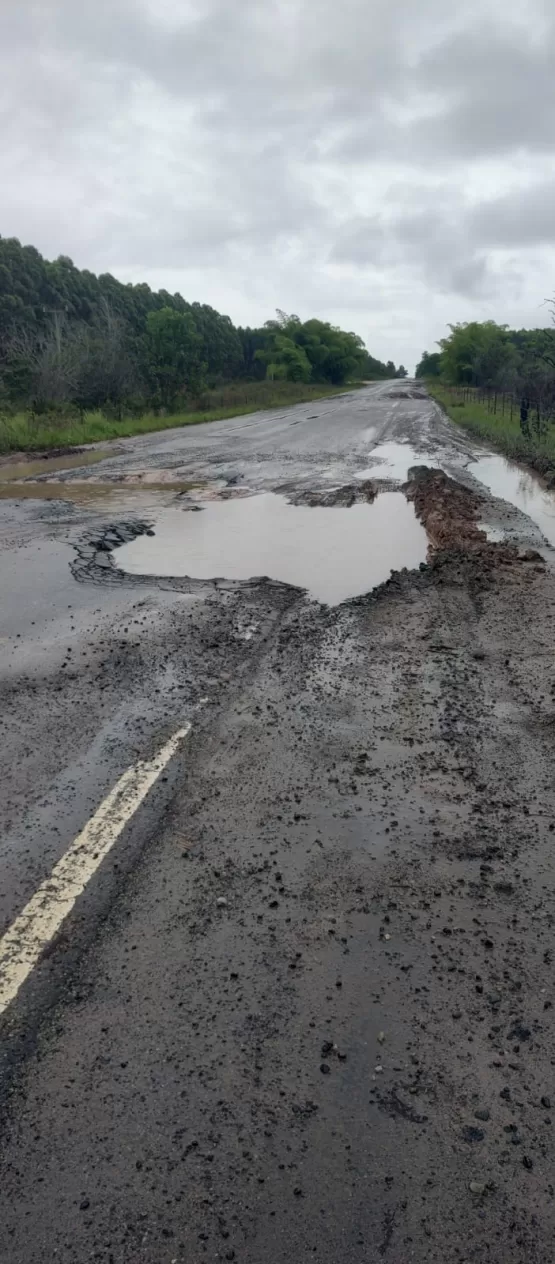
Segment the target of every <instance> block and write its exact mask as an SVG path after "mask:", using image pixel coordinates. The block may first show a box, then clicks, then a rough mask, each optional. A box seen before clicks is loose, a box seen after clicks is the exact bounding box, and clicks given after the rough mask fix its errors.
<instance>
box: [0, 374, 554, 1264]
mask: <svg viewBox="0 0 555 1264" xmlns="http://www.w3.org/2000/svg"><path fill="white" fill-rule="evenodd" d="M410 392H411V388H410V387H409V390H408V393H409V395H410ZM406 393H407V392H405V394H406ZM315 413H316V414H318V415H317V417H313V416H312V414H315ZM407 440H408V441H410V443H411V444H412V447H413V448H414V449H415V451H416V452H417V453H418V454H419V455H421V460H422V463H425V464H429V465H436V464H438V463H439V464H442V465H443V466H444V468H446V469H447V470H448V471H449V472H450V473H452V474H455V475H456V476H457V477H458V478H460V479H461V481H463V483H464V482H466V483H467V484H469V485H470V483H471V482H472V480H471V479H470V476H469V475H468V471H467V469H466V467H467V464H468V462H469V460H470V459H471V458H472V457H473V456H475V455H476V453H475V452H474V450H473V449H472V445H471V444H470V443H469V441H468V440H467V439H466V437H465V436H464V435H463V434H462V433H458V432H457V431H456V430H455V429H454V428H453V427H451V426H450V424H449V423H448V422H447V421H446V420H445V419H444V418H443V417H442V416H441V415H440V414H439V413H438V412H437V410H435V408H434V407H433V405H432V404H431V403H430V401H429V400H427V399H426V398H403V397H402V393H401V397H399V384H393V383H386V384H380V385H379V386H376V387H370V388H368V389H367V390H365V391H363V392H360V393H356V394H352V395H347V396H344V397H340V398H336V399H333V400H327V401H321V402H320V403H318V404H316V405H314V404H312V405H311V406H302V407H299V408H296V409H292V410H290V411H289V412H288V413H286V414H283V416H275V415H272V414H267V415H266V416H260V417H256V416H255V417H252V416H251V417H247V418H244V419H235V420H234V421H230V422H220V423H213V424H211V425H210V426H204V427H195V428H194V429H191V430H190V431H186V432H184V431H179V432H166V433H165V434H163V435H152V436H147V437H143V438H141V439H138V440H130V441H126V442H125V443H122V444H118V445H117V448H118V451H117V453H115V454H114V455H110V456H109V457H108V458H107V460H105V461H102V462H101V463H99V464H97V465H95V466H94V467H89V468H88V469H86V470H79V468H77V469H75V468H74V469H71V470H70V471H68V472H67V474H64V473H59V472H56V474H49V473H45V475H44V476H43V477H44V478H46V480H55V481H56V482H57V483H58V482H63V483H65V484H67V486H66V488H65V491H64V489H63V488H62V489H61V490H60V492H59V497H58V492H56V495H55V498H54V499H49V500H47V499H43V498H40V497H38V496H36V495H35V493H34V492H33V494H32V495H28V494H27V493H26V494H25V495H22V496H21V498H10V499H0V544H1V546H2V547H1V552H0V582H1V585H2V609H1V626H0V688H1V692H2V706H1V722H2V736H3V751H4V768H5V771H6V772H7V774H8V775H7V776H6V777H5V781H4V793H3V795H2V796H1V804H0V821H1V831H2V843H1V860H2V883H1V888H0V923H1V929H2V931H4V930H5V929H6V928H7V927H8V926H9V925H10V924H11V922H12V921H13V919H14V917H16V916H17V915H18V913H19V912H20V911H21V909H22V908H23V906H24V904H25V902H26V901H27V900H28V899H29V898H30V896H31V895H32V894H33V893H34V891H35V890H36V889H37V887H38V885H39V884H40V883H41V882H42V881H43V880H44V879H45V878H46V877H47V876H48V874H49V873H50V872H51V869H52V866H53V864H54V863H55V862H56V860H57V859H59V857H60V856H61V855H63V854H64V852H65V851H66V850H67V847H68V846H69V845H70V843H71V842H72V840H73V839H74V837H75V835H76V834H77V832H78V831H79V830H80V829H81V828H82V826H83V825H84V823H85V822H86V820H87V819H88V817H89V816H90V815H91V813H93V812H94V811H95V809H96V807H97V806H98V804H99V802H100V801H101V799H102V798H103V797H104V795H105V794H106V793H107V792H108V791H109V790H110V788H111V787H112V786H113V785H114V783H115V781H116V780H117V778H118V777H119V775H120V774H121V772H122V771H123V770H124V769H125V768H126V767H127V766H128V765H129V764H130V763H133V761H134V760H136V759H138V758H147V757H149V756H150V755H151V754H152V753H153V752H154V751H156V750H157V749H159V748H160V746H161V745H162V744H163V743H164V742H165V741H166V740H167V738H168V737H169V736H171V734H172V733H173V732H174V731H175V730H176V729H177V728H178V727H180V726H181V725H182V724H183V723H184V722H185V721H188V720H189V721H191V722H192V730H191V735H190V737H189V739H188V741H187V742H186V743H185V744H184V745H183V747H182V748H181V749H180V751H179V753H178V755H177V756H176V757H175V759H174V760H173V761H172V763H171V764H170V765H169V766H168V768H167V770H166V774H165V778H164V779H162V778H161V779H160V780H159V781H158V782H157V784H156V786H155V787H154V789H153V790H152V792H151V794H150V795H149V797H148V799H147V801H146V803H145V804H144V805H143V807H141V808H140V809H139V811H138V812H137V814H136V815H135V816H134V817H133V819H132V821H131V822H130V825H129V826H128V828H127V829H126V830H125V832H124V834H123V835H122V837H121V838H120V840H119V842H118V844H117V845H116V846H115V848H114V849H113V851H112V852H111V853H110V855H109V856H108V858H107V859H106V861H105V862H104V864H103V866H102V867H101V869H100V871H99V873H98V875H97V876H96V878H94V879H93V880H92V882H91V883H90V885H89V887H87V889H86V891H85V893H84V895H83V897H82V899H81V900H80V901H79V902H78V904H77V907H76V909H75V911H74V913H73V914H72V915H71V917H70V919H69V921H68V923H66V925H65V926H64V928H63V931H62V934H61V935H60V936H59V938H58V939H57V940H56V941H55V942H54V944H53V945H52V946H51V950H50V951H49V952H48V953H47V954H45V957H44V959H43V960H42V961H41V962H40V964H39V966H38V967H37V968H36V970H34V971H33V974H32V976H31V979H30V980H29V982H28V983H27V984H26V985H25V987H24V988H23V989H22V992H21V993H20V995H19V997H18V999H17V1001H16V1002H14V1004H13V1005H12V1006H11V1007H10V1008H9V1009H8V1010H7V1012H6V1014H5V1015H4V1018H3V1020H2V1030H1V1033H0V1034H1V1037H2V1044H1V1055H0V1057H1V1060H0V1071H1V1098H0V1109H1V1114H0V1225H1V1229H0V1259H1V1260H2V1261H6V1264H35V1261H36V1262H37V1264H38V1262H39V1261H40V1262H41V1264H42V1262H43V1261H50V1260H59V1261H63V1264H70V1262H71V1264H73V1262H75V1264H81V1262H84V1261H88V1260H99V1261H103V1262H105V1264H109V1262H110V1261H112V1262H113V1264H170V1262H171V1261H176V1262H179V1264H196V1262H197V1261H205V1260H206V1261H208V1260H210V1261H212V1260H237V1261H245V1264H247V1262H248V1264H260V1261H265V1262H266V1261H267V1262H268V1264H282V1262H283V1264H284V1262H285V1261H288V1262H289V1261H292V1260H295V1261H300V1260H304V1259H307V1260H308V1259H311V1260H316V1261H319V1262H322V1264H323V1262H324V1261H325V1262H326V1264H327V1262H328V1261H330V1260H335V1261H341V1264H350V1262H351V1261H365V1262H367V1264H379V1261H381V1260H386V1261H390V1262H391V1264H409V1261H410V1262H412V1261H415V1262H416V1264H428V1262H431V1261H437V1264H447V1262H451V1261H453V1262H455V1261H456V1262H457V1264H463V1262H468V1264H470V1261H472V1262H473V1264H474V1262H479V1264H524V1262H526V1264H536V1262H537V1264H539V1262H540V1261H541V1262H542V1264H544V1261H547V1260H549V1259H551V1258H552V1246H551V1244H552V1241H553V1229H554V1223H553V1221H554V1213H553V1203H554V1170H553V1129H554V1124H553V1116H552V1100H553V1098H554V1095H555V1085H554V1083H553V1068H554V1065H555V1047H554V1041H553V1009H552V1004H553V965H552V955H553V917H554V914H555V902H554V878H555V874H554V868H555V866H554V861H553V826H554V824H555V802H554V792H555V780H554V775H553V754H554V743H555V736H554V735H555V706H554V691H555V682H554V678H553V666H552V664H553V642H554V611H555V582H554V579H553V572H552V569H551V565H550V564H548V566H547V567H544V566H539V565H534V564H531V565H530V564H528V565H526V566H521V567H513V568H511V569H503V568H500V569H499V571H498V572H496V571H495V569H493V570H491V569H490V570H488V571H487V572H485V571H484V570H483V569H482V568H480V567H479V566H477V565H475V564H474V563H473V562H472V561H471V560H468V559H465V558H464V557H461V555H453V556H452V557H451V556H447V557H445V558H444V559H443V562H442V565H441V566H432V567H428V568H427V569H425V570H423V571H421V572H420V571H416V572H410V573H405V574H401V575H398V576H396V577H394V579H393V581H392V582H391V583H389V584H387V585H385V586H384V588H383V589H381V590H379V591H378V592H376V593H372V594H369V595H367V596H362V597H360V598H358V599H355V600H353V601H351V602H347V603H344V604H343V605H341V606H338V607H334V608H331V609H330V608H327V607H323V606H320V605H318V603H315V602H309V601H308V600H307V599H306V598H305V596H304V595H303V594H302V593H301V592H300V591H299V590H298V589H295V588H291V587H288V586H286V585H280V584H275V583H272V582H267V581H263V580H261V581H258V582H252V583H249V584H240V583H239V584H233V583H230V584H225V583H223V584H215V583H213V582H211V583H205V584H202V583H198V582H197V583H195V584H187V582H186V581H183V580H180V581H179V582H175V583H172V582H171V580H168V579H167V578H166V579H164V580H161V581H160V582H157V581H156V579H152V578H148V577H138V578H137V577H131V576H127V577H126V576H124V575H122V574H121V573H120V571H119V569H118V566H117V548H116V547H115V544H114V540H115V541H116V542H117V540H118V539H119V538H124V537H125V535H126V533H127V536H128V537H129V536H130V535H132V534H133V532H134V531H135V530H138V529H139V525H140V524H142V526H146V527H148V524H149V523H152V522H155V519H156V513H157V512H159V509H160V507H161V506H167V505H172V504H174V503H175V497H176V496H182V495H183V490H182V487H181V484H183V485H187V484H189V483H191V482H203V483H206V484H207V485H208V490H209V492H210V494H214V495H216V496H218V495H222V494H223V495H227V494H233V493H232V492H231V490H230V489H233V488H237V487H239V488H246V489H247V490H264V491H276V490H282V491H283V492H284V493H285V494H287V495H288V496H290V497H291V498H292V499H295V501H296V503H299V498H300V503H307V498H308V503H310V498H311V497H314V496H316V497H322V496H324V497H328V501H329V496H330V491H333V489H337V488H341V487H344V486H345V485H348V486H352V485H354V480H355V479H356V475H357V474H360V473H362V472H363V471H364V470H365V469H366V468H367V467H368V466H369V465H370V466H371V453H372V450H373V448H374V447H375V446H376V445H380V444H382V443H384V442H387V443H399V442H405V441H407ZM369 458H370V459H369ZM143 475H147V476H148V477H150V478H151V479H152V481H156V482H157V483H161V484H162V485H163V484H164V483H165V481H166V480H167V479H168V478H169V479H170V480H171V479H173V480H175V482H179V483H180V487H179V489H178V490H176V487H175V485H174V484H173V483H172V482H169V483H168V484H167V487H164V486H162V487H161V488H159V489H157V490H154V489H150V490H149V487H148V486H140V483H141V482H144V479H143ZM381 475H383V478H384V481H385V483H386V484H387V485H389V486H395V485H396V484H395V483H392V482H391V471H390V473H389V476H388V472H387V470H386V469H385V468H384V469H383V470H382V471H381V474H380V471H379V469H377V470H375V472H374V474H373V477H374V478H377V479H378V481H379V479H380V477H381ZM84 477H90V478H91V479H95V480H97V482H96V483H93V482H91V483H90V486H87V485H85V484H82V483H81V482H80V479H81V478H84ZM130 478H131V479H135V480H137V479H138V480H139V486H137V485H136V482H129V479H130ZM122 480H123V481H122ZM125 480H127V481H125ZM98 486H101V488H102V490H101V492H100V493H98V491H94V492H93V487H96V488H98ZM106 489H107V490H106ZM482 494H483V503H482V518H483V520H484V521H487V522H489V523H491V524H492V525H494V526H495V525H502V526H503V527H504V528H505V529H506V531H507V532H508V533H509V534H511V533H512V536H513V538H514V539H515V540H517V541H518V542H519V543H523V544H526V545H530V544H531V545H537V544H538V543H540V542H541V541H540V538H539V535H538V531H537V529H536V528H535V527H534V526H533V524H531V523H530V522H529V521H528V520H526V519H525V518H523V516H522V515H521V514H519V513H517V512H516V511H514V510H512V509H511V508H510V507H509V506H508V505H506V504H504V503H502V502H499V501H495V500H493V499H492V498H491V497H489V496H488V495H487V494H486V493H485V492H484V490H483V489H482ZM185 495H187V492H185ZM318 503H320V502H318ZM138 524H139V525H138ZM141 529H142V527H141ZM118 533H119V536H118ZM99 544H100V545H103V547H97V546H99ZM114 550H115V552H114ZM102 555H104V559H105V561H104V562H102V564H101V558H102ZM114 559H115V560H114Z"/></svg>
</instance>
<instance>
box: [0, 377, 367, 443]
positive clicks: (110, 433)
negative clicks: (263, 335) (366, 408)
mask: <svg viewBox="0 0 555 1264" xmlns="http://www.w3.org/2000/svg"><path fill="white" fill-rule="evenodd" d="M360 385H362V383H358V382H354V383H349V384H348V385H347V386H341V387H333V386H324V385H323V384H320V385H314V386H310V385H304V384H302V383H298V384H297V383H296V382H266V381H264V382H232V383H231V384H230V385H228V386H224V387H220V388H217V389H216V390H212V391H207V392H206V395H205V396H204V397H203V399H202V401H201V404H202V406H201V408H200V409H197V411H196V412H183V413H178V414H175V415H171V416H164V417H161V416H159V415H157V414H156V413H144V414H143V415H142V416H140V417H126V418H123V419H122V420H117V419H115V418H112V417H108V416H106V415H105V414H104V413H102V412H90V413H84V414H83V415H82V416H76V417H67V418H66V417H61V416H56V415H49V416H45V417H40V416H39V417H37V416H33V415H31V414H29V413H16V414H14V415H12V416H10V415H7V414H6V415H0V453H9V452H38V451H41V450H48V449H50V448H68V447H80V446H81V445H82V444H86V443H99V442H100V443H102V442H105V441H106V440H108V439H122V438H127V437H129V436H131V435H139V434H148V433H150V432H151V431H155V430H168V429H171V428H173V427H174V426H194V425H199V424H200V423H201V422H204V421H221V420H223V419H224V418H227V417H238V416H242V415H243V414H245V413H252V412H258V411H259V410H260V409H266V408H268V409H271V408H287V407H290V406H291V405H292V404H302V403H310V402H311V400H318V399H323V398H326V397H328V396H331V395H338V394H343V393H344V392H345V391H347V390H352V389H354V387H356V386H360Z"/></svg>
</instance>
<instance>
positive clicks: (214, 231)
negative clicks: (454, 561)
mask: <svg viewBox="0 0 555 1264" xmlns="http://www.w3.org/2000/svg"><path fill="white" fill-rule="evenodd" d="M554 57H555V5H554V2H553V0H458V3H457V4H456V5H446V4H445V0H94V3H86V2H85V3H82V4H79V3H78V2H77V0H0V138H1V139H0V149H1V152H2V161H1V167H0V170H1V177H0V233H1V234H2V235H3V236H16V237H19V238H20V240H21V241H23V242H25V243H28V242H30V243H32V244H33V245H36V246H37V247H38V248H39V250H41V251H42V253H43V254H44V255H46V256H47V257H49V258H55V257H56V256H57V255H59V254H66V255H70V256H71V257H72V258H73V260H74V262H75V263H76V264H77V265H78V266H79V267H87V268H91V269H92V270H94V271H96V272H106V271H110V272H113V273H114V274H115V275H116V276H117V277H120V278H121V279H123V280H133V281H142V280H146V281H148V283H149V284H150V285H151V286H153V287H155V288H160V287H164V288H166V289H168V290H170V291H171V292H174V291H176V290H179V291H180V292H181V293H182V294H184V295H185V297H186V298H188V299H199V300H200V301H204V302H209V303H212V304H213V306H215V307H217V308H218V309H219V310H220V311H224V312H227V313H228V314H229V315H230V316H231V317H232V318H233V320H234V321H236V322H238V323H242V324H247V323H249V324H260V323H262V321H264V320H265V319H267V318H268V317H270V316H272V315H273V311H274V308H275V307H282V308H284V309H285V310H287V311H291V312H293V311H294V312H297V313H298V314H299V315H300V316H301V317H302V318H304V319H306V318H308V317H309V316H312V315H317V316H320V317H322V318H323V319H328V320H331V321H332V322H333V323H336V324H339V325H341V326H342V327H344V328H347V329H354V330H355V331H356V332H357V333H359V334H360V335H361V336H362V337H363V338H364V340H365V342H366V343H367V345H368V348H369V350H371V351H372V352H373V353H374V354H376V355H378V356H380V358H383V359H389V358H392V359H394V360H395V361H397V362H399V361H403V362H404V363H405V364H407V366H409V367H410V368H411V369H412V368H413V367H414V364H415V362H416V360H417V359H418V357H419V354H420V352H421V351H422V349H423V348H424V347H427V348H428V349H430V350H432V349H433V344H434V342H435V340H436V339H437V338H440V337H441V336H442V334H443V333H444V331H445V326H446V323H447V322H448V321H456V320H470V319H474V318H477V319H480V320H482V319H487V318H488V317H493V318H494V319H496V320H500V321H507V322H509V323H510V324H513V325H516V326H523V325H526V326H533V325H538V324H539V325H542V324H547V323H548V316H547V310H546V308H545V306H542V304H543V301H544V299H545V298H546V297H547V296H548V295H549V294H551V292H552V291H553V290H555V74H554V65H555V62H554Z"/></svg>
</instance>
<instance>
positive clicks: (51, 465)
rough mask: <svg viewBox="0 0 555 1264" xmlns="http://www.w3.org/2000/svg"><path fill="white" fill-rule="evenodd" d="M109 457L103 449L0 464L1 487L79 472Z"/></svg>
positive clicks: (110, 454) (108, 453)
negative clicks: (19, 481) (62, 473)
mask: <svg viewBox="0 0 555 1264" xmlns="http://www.w3.org/2000/svg"><path fill="white" fill-rule="evenodd" d="M107 456H113V453H112V452H107V451H106V450H103V449H101V448H95V449H93V451H91V452H77V453H74V454H73V455H70V454H69V455H67V456H46V457H41V458H39V459H37V458H35V460H33V461H6V462H3V463H0V487H1V486H3V485H4V483H13V482H15V481H16V480H17V479H20V478H21V479H23V478H38V477H39V476H41V475H43V476H44V475H48V474H59V473H61V471H62V470H78V469H80V468H84V467H85V466H86V465H96V463H97V461H104V460H105V459H106V457H107Z"/></svg>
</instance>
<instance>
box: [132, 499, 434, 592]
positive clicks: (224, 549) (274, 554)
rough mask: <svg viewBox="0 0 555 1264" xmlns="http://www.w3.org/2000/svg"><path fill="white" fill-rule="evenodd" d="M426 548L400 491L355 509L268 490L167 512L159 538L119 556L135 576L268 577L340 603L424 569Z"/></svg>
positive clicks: (141, 539) (162, 516) (143, 539)
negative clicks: (312, 503)
mask: <svg viewBox="0 0 555 1264" xmlns="http://www.w3.org/2000/svg"><path fill="white" fill-rule="evenodd" d="M426 552H427V538H426V533H425V531H424V528H423V527H422V526H421V525H420V523H419V522H418V521H417V519H416V516H415V513H414V509H413V507H412V505H410V504H408V502H407V501H406V500H405V497H404V496H403V495H402V493H400V492H390V493H387V494H385V495H383V496H378V498H377V499H376V500H375V501H374V503H373V504H372V505H367V504H360V505H353V507H352V508H351V509H320V508H316V509H312V508H309V507H308V506H306V505H290V504H288V503H287V501H286V500H285V499H284V498H283V497H282V496H277V495H275V494H274V493H273V492H268V493H265V494H264V495H261V496H252V497H250V498H249V499H247V500H240V499H239V500H228V501H221V502H212V503H209V504H207V505H206V507H205V508H204V510H203V512H202V513H183V512H182V511H180V510H178V509H167V510H165V511H164V512H163V513H161V514H160V515H159V517H158V519H157V521H156V523H155V534H154V536H140V537H138V538H137V539H136V540H133V541H132V543H131V544H125V545H123V547H122V548H120V549H118V550H117V551H116V552H115V555H114V557H115V561H116V564H117V565H118V566H120V567H121V568H122V569H123V570H125V571H127V572H128V573H130V574H133V575H172V576H179V575H187V576H189V577H190V578H192V579H216V578H217V579H238V580H245V579H252V578H256V577H260V576H269V577H270V578H271V579H277V580H281V581H282V582H283V583H288V584H294V585H295V586H297V587H299V588H306V589H307V590H308V592H309V593H310V595H311V596H312V597H314V598H315V599H316V600H318V601H322V602H325V603H327V604H328V605H336V604H337V603H338V602H340V601H345V600H346V599H347V598H349V597H355V596H357V595H358V594H360V593H364V592H368V591H370V589H372V588H375V587H376V585H377V584H380V583H382V582H383V581H384V580H386V579H387V578H388V577H389V575H390V573H391V571H392V570H400V569H401V568H402V567H403V566H407V567H409V568H410V567H414V566H418V565H419V563H420V562H423V561H425V558H426Z"/></svg>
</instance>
